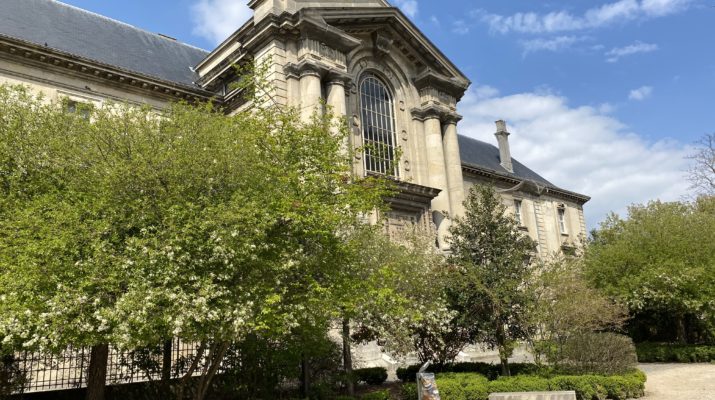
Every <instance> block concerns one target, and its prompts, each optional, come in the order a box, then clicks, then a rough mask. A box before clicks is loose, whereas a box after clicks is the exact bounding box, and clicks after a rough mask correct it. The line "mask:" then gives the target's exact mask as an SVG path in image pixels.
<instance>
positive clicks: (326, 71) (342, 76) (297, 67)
mask: <svg viewBox="0 0 715 400" xmlns="http://www.w3.org/2000/svg"><path fill="white" fill-rule="evenodd" d="M283 70H284V71H285V74H286V77H288V78H295V79H299V78H300V77H301V76H308V75H313V76H317V77H320V78H321V79H323V78H326V79H327V80H328V82H336V83H338V82H339V83H340V84H342V85H344V86H346V87H348V86H349V85H350V83H351V82H352V78H351V77H350V76H349V75H348V74H347V73H345V72H343V71H339V70H337V69H334V68H330V67H328V66H326V65H323V64H320V63H316V62H314V61H312V60H303V61H301V62H299V63H297V64H293V63H290V64H288V65H286V66H285V67H284V68H283Z"/></svg>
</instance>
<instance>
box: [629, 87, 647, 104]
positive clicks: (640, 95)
mask: <svg viewBox="0 0 715 400" xmlns="http://www.w3.org/2000/svg"><path fill="white" fill-rule="evenodd" d="M652 94H653V87H652V86H641V87H639V88H638V89H633V90H631V92H630V93H629V94H628V99H629V100H636V101H642V100H645V99H647V98H649V97H650V96H651V95H652Z"/></svg>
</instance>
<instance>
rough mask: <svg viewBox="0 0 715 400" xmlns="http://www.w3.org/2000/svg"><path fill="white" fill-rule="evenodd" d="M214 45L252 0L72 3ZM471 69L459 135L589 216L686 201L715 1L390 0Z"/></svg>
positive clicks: (709, 127) (708, 103)
mask: <svg viewBox="0 0 715 400" xmlns="http://www.w3.org/2000/svg"><path fill="white" fill-rule="evenodd" d="M64 1H65V2H67V3H69V4H73V5H76V6H78V7H81V8H85V9H88V10H90V11H94V12H97V13H100V14H103V15H106V16H109V17H111V18H115V19H118V20H120V21H124V22H127V23H130V24H132V25H135V26H137V27H140V28H143V29H146V30H149V31H153V32H160V33H164V34H167V35H169V36H173V37H176V38H177V39H179V40H181V41H183V42H186V43H190V44H193V45H195V46H198V47H202V48H205V49H209V50H210V49H212V48H213V46H214V45H215V44H216V43H218V42H219V41H221V40H222V39H223V38H225V37H226V36H227V35H228V34H229V33H231V32H232V31H234V30H235V29H237V28H238V27H239V26H240V25H241V24H242V23H243V22H244V21H245V20H246V19H247V18H248V17H249V16H250V10H248V9H247V7H246V5H245V4H246V3H247V1H244V0H171V1H169V0H153V1H146V0H123V1H107V0H64ZM392 3H393V4H394V5H396V6H399V7H401V8H402V9H403V11H404V12H405V14H407V15H408V16H409V17H410V18H411V19H412V20H413V21H414V22H415V23H416V24H417V26H418V27H419V28H420V29H422V31H423V32H424V33H425V34H426V35H427V36H428V37H429V38H430V39H431V40H432V41H433V42H434V43H435V44H436V45H437V46H438V47H439V48H440V49H441V50H442V51H443V52H444V53H445V54H446V55H447V56H448V57H449V58H450V59H451V60H452V61H453V62H454V63H455V64H456V65H457V66H458V67H459V68H460V69H462V71H463V72H464V73H465V74H467V76H469V78H470V79H471V80H472V82H473V84H472V87H471V88H470V90H469V92H468V93H467V95H466V96H465V98H464V99H463V101H462V103H461V104H460V112H461V113H462V114H463V115H464V117H465V118H464V120H463V121H462V123H461V126H460V133H462V134H465V135H469V136H472V137H476V138H478V139H481V140H484V141H488V142H491V143H495V139H494V136H493V132H494V127H493V121H494V120H496V119H502V118H503V119H506V120H507V122H508V123H509V125H510V130H511V131H512V136H511V138H510V140H511V144H512V154H513V155H514V157H516V158H517V159H519V160H520V161H522V162H524V163H526V164H527V165H529V166H530V167H532V168H533V169H535V170H536V171H537V172H539V173H541V174H542V175H543V176H545V177H546V178H547V179H549V180H551V181H552V182H553V183H555V184H556V185H558V186H561V187H564V188H566V189H570V190H573V191H577V192H581V193H584V194H588V195H590V196H592V197H593V200H592V201H591V202H590V203H589V204H588V205H587V208H586V213H587V219H588V225H589V227H590V228H593V227H595V226H596V225H597V222H598V221H600V220H602V219H603V217H604V216H605V214H606V213H607V212H609V211H616V212H619V213H622V212H623V211H624V209H625V207H626V206H627V205H628V204H631V203H642V202H646V201H648V200H652V199H662V200H677V199H680V198H682V197H683V196H685V195H687V194H688V183H687V182H686V181H685V180H684V177H685V174H686V173H685V171H686V170H687V168H688V160H687V159H686V156H687V155H688V154H689V153H691V152H692V148H691V147H690V146H691V144H692V143H693V142H694V141H696V140H697V139H698V138H699V137H701V136H702V135H704V134H706V133H709V132H712V131H715V1H713V2H707V1H706V0H589V1H584V0H579V1H573V0H561V1H542V2H536V1H533V0H510V1H486V0H478V1H474V0H441V1H435V0H393V1H392Z"/></svg>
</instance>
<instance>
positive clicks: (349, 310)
mask: <svg viewBox="0 0 715 400" xmlns="http://www.w3.org/2000/svg"><path fill="white" fill-rule="evenodd" d="M346 243H347V244H348V246H349V254H348V259H347V262H346V263H345V264H344V265H343V266H342V267H341V268H344V269H345V270H346V271H348V273H349V274H351V275H353V276H356V277H360V279H351V280H350V286H349V287H345V288H344V290H343V291H342V293H343V298H342V299H341V303H340V306H341V310H342V329H343V356H344V361H343V362H344V366H345V369H346V372H347V373H348V375H350V374H351V371H352V360H351V356H350V347H351V343H352V342H353V341H355V340H357V341H358V342H362V343H365V342H369V341H373V340H380V341H381V343H382V344H383V346H384V347H385V348H386V349H387V350H389V351H390V352H391V353H392V354H397V355H400V354H406V353H408V352H410V351H411V350H412V346H411V344H412V342H411V340H410V329H411V327H412V326H414V325H415V324H419V323H421V322H422V321H424V320H425V319H426V318H428V317H429V316H431V315H434V314H435V313H437V312H438V310H440V309H443V308H444V307H445V301H444V296H443V295H442V293H441V287H440V286H439V285H435V284H434V282H438V281H439V277H440V275H441V274H443V272H442V271H443V268H442V267H443V265H444V256H443V255H442V254H440V253H439V252H438V251H437V249H436V248H435V246H434V241H433V237H432V236H431V235H429V234H427V233H425V232H422V231H420V230H419V229H414V230H411V231H410V230H408V231H405V232H401V233H395V234H394V235H393V236H392V237H390V236H388V235H387V234H386V232H385V228H384V226H381V225H379V224H378V225H377V226H363V227H360V228H359V229H356V230H355V231H354V232H352V233H351V235H349V239H348V240H347V241H346ZM346 282H347V281H346ZM351 326H354V327H356V328H357V330H356V332H355V334H351ZM350 386H351V380H348V388H349V391H350V389H351V388H350Z"/></svg>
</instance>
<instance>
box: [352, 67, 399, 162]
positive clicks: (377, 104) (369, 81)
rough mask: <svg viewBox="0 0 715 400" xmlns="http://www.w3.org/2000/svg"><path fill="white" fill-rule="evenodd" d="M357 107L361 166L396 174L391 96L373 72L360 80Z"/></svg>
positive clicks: (393, 117)
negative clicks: (359, 113) (359, 111)
mask: <svg viewBox="0 0 715 400" xmlns="http://www.w3.org/2000/svg"><path fill="white" fill-rule="evenodd" d="M360 107H361V111H362V112H361V114H362V125H363V139H364V144H365V169H366V170H367V171H368V172H375V173H378V174H385V175H393V176H396V175H397V166H396V165H395V164H394V160H395V116H394V105H393V101H392V95H391V94H390V91H389V90H388V88H387V86H386V85H385V84H384V83H382V81H381V80H380V79H379V78H377V77H376V76H375V75H373V74H366V75H365V76H364V77H363V79H362V81H361V83H360Z"/></svg>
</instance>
